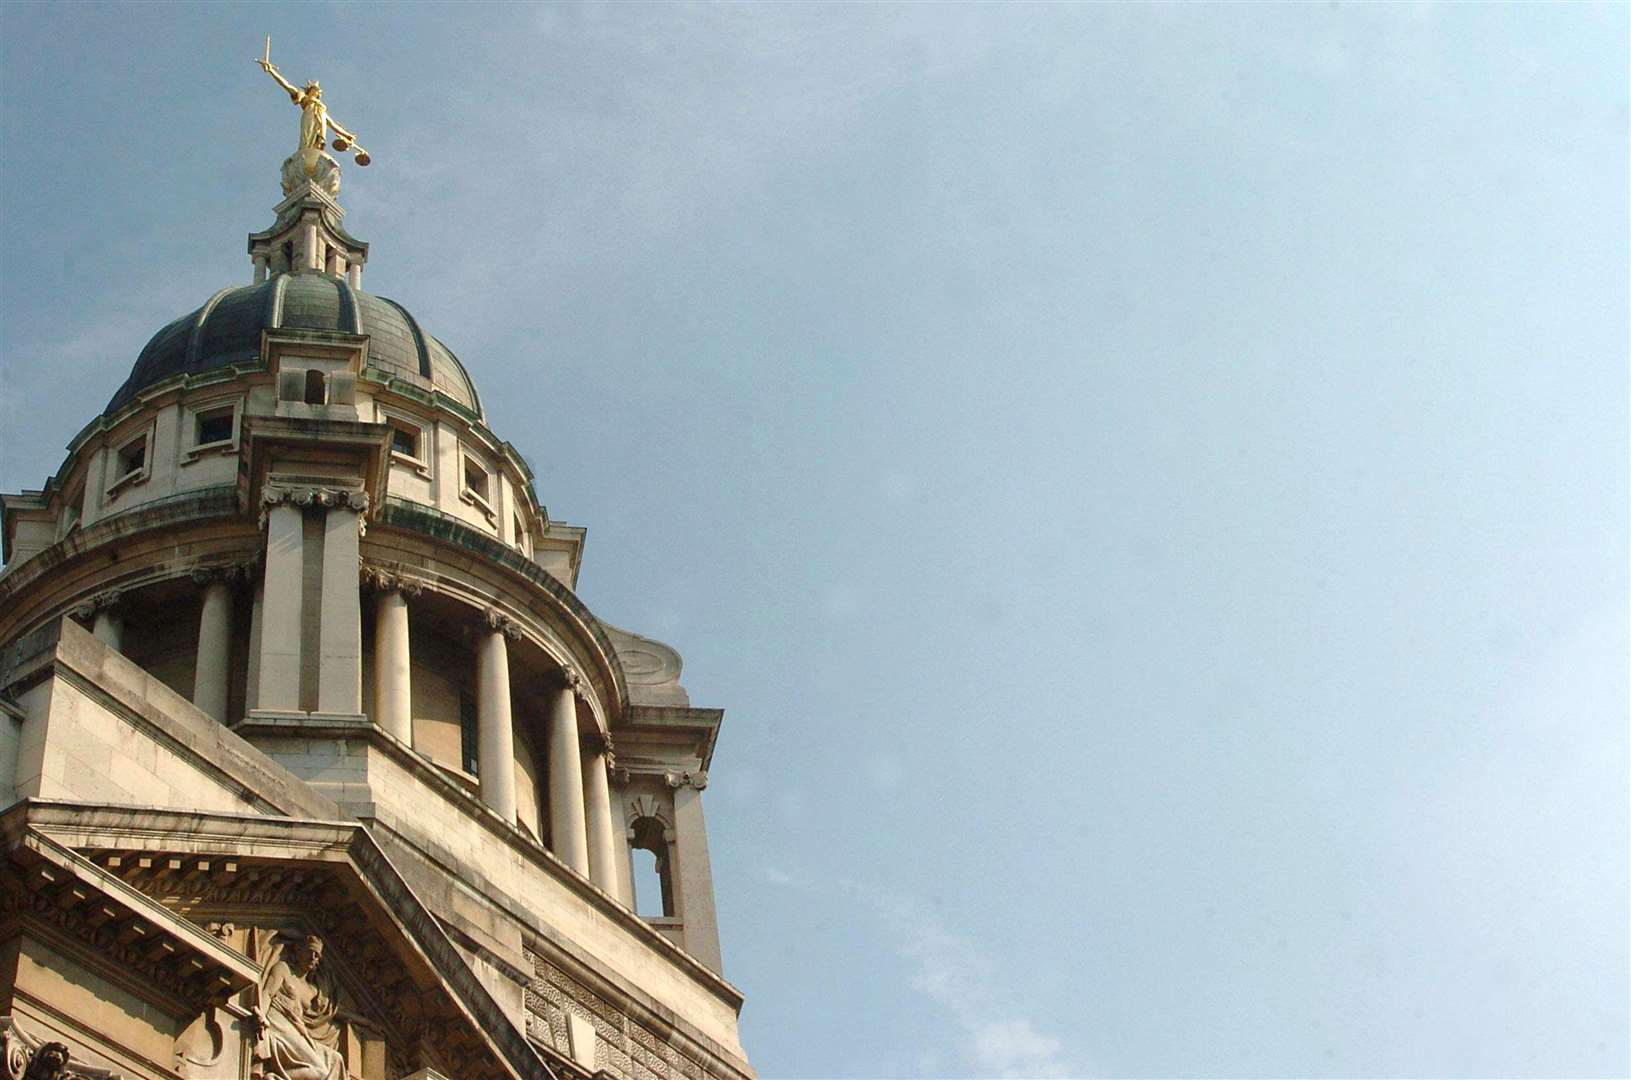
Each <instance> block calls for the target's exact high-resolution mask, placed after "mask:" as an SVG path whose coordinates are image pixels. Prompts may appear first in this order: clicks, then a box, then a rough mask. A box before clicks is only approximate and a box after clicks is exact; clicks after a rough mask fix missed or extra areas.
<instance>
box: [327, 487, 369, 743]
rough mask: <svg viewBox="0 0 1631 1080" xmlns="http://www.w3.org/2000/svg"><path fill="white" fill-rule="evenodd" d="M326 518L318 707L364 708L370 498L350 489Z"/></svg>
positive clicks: (333, 709)
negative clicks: (364, 543) (363, 527)
mask: <svg viewBox="0 0 1631 1080" xmlns="http://www.w3.org/2000/svg"><path fill="white" fill-rule="evenodd" d="M343 498H344V499H345V501H344V502H339V501H337V502H336V503H335V505H333V506H330V507H329V508H328V510H327V512H326V515H325V517H324V521H323V607H322V630H321V633H320V637H319V639H318V640H319V644H318V647H317V652H318V666H317V710H318V711H319V712H325V713H348V714H351V715H357V714H360V713H361V712H362V587H361V584H360V582H359V580H358V570H359V563H358V558H359V544H358V538H357V531H358V529H357V527H358V524H359V522H358V519H357V515H358V512H359V511H360V510H361V509H363V508H364V507H366V506H367V502H366V496H363V495H361V494H360V493H354V492H348V493H346V494H345V495H344V496H343Z"/></svg>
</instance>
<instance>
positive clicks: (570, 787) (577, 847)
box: [549, 687, 589, 877]
mask: <svg viewBox="0 0 1631 1080" xmlns="http://www.w3.org/2000/svg"><path fill="white" fill-rule="evenodd" d="M549 831H550V834H551V837H552V839H553V840H554V844H555V857H556V858H557V859H560V860H561V861H562V862H564V863H565V864H566V865H568V866H570V867H571V868H572V869H574V870H576V871H577V872H578V873H580V874H582V875H584V876H585V877H587V876H588V875H589V837H588V835H587V827H586V825H585V822H584V818H583V760H582V755H581V754H580V753H579V751H578V703H577V695H576V694H575V693H573V691H572V689H571V687H562V688H561V689H559V690H557V691H556V692H555V700H554V702H553V703H552V706H551V708H550V711H549Z"/></svg>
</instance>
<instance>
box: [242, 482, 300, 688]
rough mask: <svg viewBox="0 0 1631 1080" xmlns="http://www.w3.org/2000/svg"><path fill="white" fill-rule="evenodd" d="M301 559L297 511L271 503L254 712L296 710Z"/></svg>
mask: <svg viewBox="0 0 1631 1080" xmlns="http://www.w3.org/2000/svg"><path fill="white" fill-rule="evenodd" d="M269 497H275V496H272V495H270V494H269ZM305 558H306V545H305V537H304V536H303V535H302V525H301V514H300V507H298V506H296V505H294V504H293V503H291V502H286V501H285V502H277V503H275V504H273V505H272V506H271V507H270V509H268V510H267V513H266V583H265V587H264V590H263V592H262V598H261V627H260V630H261V633H260V665H259V668H260V670H259V675H260V678H259V681H258V684H257V689H256V692H255V707H256V708H257V709H269V710H275V711H284V712H287V711H290V710H294V709H298V708H300V607H301V593H302V591H303V589H302V585H301V580H302V577H303V575H304V573H305Z"/></svg>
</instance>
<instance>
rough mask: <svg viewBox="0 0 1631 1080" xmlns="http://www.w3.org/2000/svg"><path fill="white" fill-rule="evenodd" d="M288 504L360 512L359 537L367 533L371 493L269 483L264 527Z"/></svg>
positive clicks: (264, 495)
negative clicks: (274, 512)
mask: <svg viewBox="0 0 1631 1080" xmlns="http://www.w3.org/2000/svg"><path fill="white" fill-rule="evenodd" d="M284 503H287V504H289V505H291V506H296V507H307V506H319V507H330V506H333V507H343V508H347V509H351V510H355V511H356V512H357V535H359V536H361V535H363V533H364V532H366V530H367V518H368V492H366V491H364V490H363V489H361V488H354V487H337V486H331V485H327V484H309V483H304V482H301V481H290V480H267V481H266V483H265V484H263V485H261V515H260V516H261V527H262V528H265V526H266V515H267V513H268V512H269V511H270V510H271V509H272V508H273V507H274V506H280V505H282V504H284Z"/></svg>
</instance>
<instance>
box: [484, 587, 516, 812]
mask: <svg viewBox="0 0 1631 1080" xmlns="http://www.w3.org/2000/svg"><path fill="white" fill-rule="evenodd" d="M487 626H488V629H487V631H486V632H485V633H483V634H482V635H481V641H480V643H479V644H478V645H477V646H476V767H477V769H478V770H479V772H480V774H481V777H480V779H481V801H482V802H484V803H486V804H487V805H488V806H490V807H492V808H493V810H494V812H496V813H497V814H498V816H499V817H501V818H503V819H504V820H505V821H508V822H512V823H513V822H514V821H515V730H514V728H513V727H512V726H511V722H510V651H509V647H508V646H507V645H506V644H505V643H504V638H505V637H506V636H510V637H516V636H519V631H518V630H517V629H516V627H515V625H514V624H513V623H511V622H510V620H509V619H507V618H505V617H504V616H503V615H500V614H499V613H498V612H496V611H489V612H488V613H487Z"/></svg>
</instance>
